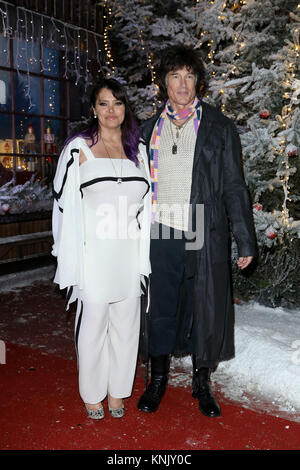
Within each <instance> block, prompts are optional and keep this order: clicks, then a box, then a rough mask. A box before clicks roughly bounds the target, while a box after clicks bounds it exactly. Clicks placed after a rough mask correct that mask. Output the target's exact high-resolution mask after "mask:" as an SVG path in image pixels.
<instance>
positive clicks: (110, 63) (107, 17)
mask: <svg viewBox="0 0 300 470" xmlns="http://www.w3.org/2000/svg"><path fill="white" fill-rule="evenodd" d="M103 6H104V11H105V15H103V18H104V19H105V20H106V26H105V28H104V33H103V36H104V50H105V53H106V64H107V66H108V67H109V68H110V69H111V72H108V74H107V75H108V76H111V75H113V74H114V73H115V66H114V60H113V56H112V51H111V43H110V40H109V30H110V29H111V28H112V23H111V17H112V9H111V7H110V6H107V0H104V2H103Z"/></svg>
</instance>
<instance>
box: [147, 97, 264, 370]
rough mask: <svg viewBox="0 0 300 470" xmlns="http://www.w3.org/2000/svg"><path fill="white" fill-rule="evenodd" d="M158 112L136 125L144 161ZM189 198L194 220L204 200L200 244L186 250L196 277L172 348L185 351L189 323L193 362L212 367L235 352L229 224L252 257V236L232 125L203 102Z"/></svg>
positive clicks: (244, 253)
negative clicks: (190, 308)
mask: <svg viewBox="0 0 300 470" xmlns="http://www.w3.org/2000/svg"><path fill="white" fill-rule="evenodd" d="M159 114H160V113H158V114H157V115H156V116H154V117H152V118H150V119H148V120H147V121H145V122H144V123H143V124H142V126H141V134H142V139H143V140H144V142H145V144H146V146H147V151H148V156H149V160H150V154H149V147H150V139H151V135H152V131H153V128H154V125H155V122H156V121H157V119H158V117H159ZM158 178H159V171H158ZM158 184H159V183H158ZM190 203H191V205H192V214H193V216H192V217H193V220H195V219H194V217H195V211H196V205H197V204H203V205H204V244H203V247H202V249H199V250H194V251H189V253H188V262H187V271H188V272H190V275H191V276H194V279H195V281H194V296H193V307H194V308H193V314H192V315H193V318H191V313H190V312H186V311H182V310H181V311H180V312H179V315H181V319H180V320H179V321H178V322H177V324H178V325H180V331H179V336H178V345H177V347H176V351H175V352H176V353H184V352H187V350H186V351H185V340H186V338H184V337H183V335H186V334H189V328H188V325H192V337H193V338H194V339H193V352H194V353H195V355H196V366H197V367H201V366H202V367H203V366H206V367H215V366H216V364H217V363H218V362H219V361H222V360H226V359H230V358H232V357H233V356H234V316H233V304H232V295H231V282H230V264H231V260H230V251H229V247H230V242H229V240H230V238H229V237H230V231H229V223H230V226H231V231H232V233H233V235H234V238H235V240H236V242H237V246H238V251H239V256H254V255H255V253H256V241H255V231H254V226H253V221H252V211H251V205H250V199H249V194H248V189H247V186H246V184H245V181H244V177H243V173H242V166H241V147H240V140H239V137H238V134H237V131H236V128H235V126H234V124H233V122H232V121H231V120H230V119H228V118H227V117H225V116H224V115H223V114H222V113H221V112H219V111H218V110H217V109H215V108H214V107H212V106H210V105H208V104H207V103H205V102H203V103H202V118H201V123H200V126H199V130H198V135H197V140H196V146H195V154H194V162H193V171H192V187H191V199H190ZM150 282H151V281H150ZM150 303H151V299H150ZM187 349H188V348H187ZM189 352H190V351H189Z"/></svg>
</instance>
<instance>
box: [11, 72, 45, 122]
mask: <svg viewBox="0 0 300 470" xmlns="http://www.w3.org/2000/svg"><path fill="white" fill-rule="evenodd" d="M15 108H16V111H17V112H22V113H32V114H40V113H41V93H40V78H39V77H32V76H30V75H27V74H22V73H17V72H15Z"/></svg>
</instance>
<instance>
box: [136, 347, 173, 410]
mask: <svg viewBox="0 0 300 470" xmlns="http://www.w3.org/2000/svg"><path fill="white" fill-rule="evenodd" d="M169 365H170V360H169V355H168V354H163V355H161V356H151V382H150V384H149V386H148V388H147V389H146V391H145V392H144V393H143V395H142V396H141V398H140V399H139V402H138V405H137V407H138V409H139V410H140V411H145V412H146V413H154V412H155V411H156V410H157V409H158V407H159V404H160V402H161V399H162V397H163V395H164V393H165V391H166V388H167V384H168V373H169Z"/></svg>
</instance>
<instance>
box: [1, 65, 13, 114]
mask: <svg viewBox="0 0 300 470" xmlns="http://www.w3.org/2000/svg"><path fill="white" fill-rule="evenodd" d="M0 111H11V85H10V72H7V71H6V70H0Z"/></svg>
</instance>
